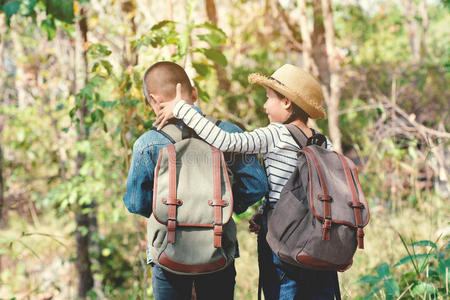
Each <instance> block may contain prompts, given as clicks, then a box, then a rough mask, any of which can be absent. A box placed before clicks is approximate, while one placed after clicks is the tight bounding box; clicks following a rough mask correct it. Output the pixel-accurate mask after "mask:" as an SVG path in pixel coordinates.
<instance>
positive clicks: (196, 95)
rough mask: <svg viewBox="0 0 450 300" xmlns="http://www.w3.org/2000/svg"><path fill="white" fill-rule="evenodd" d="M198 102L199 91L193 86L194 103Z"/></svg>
mask: <svg viewBox="0 0 450 300" xmlns="http://www.w3.org/2000/svg"><path fill="white" fill-rule="evenodd" d="M197 100H198V90H197V88H196V87H195V86H192V103H194V102H196V101H197Z"/></svg>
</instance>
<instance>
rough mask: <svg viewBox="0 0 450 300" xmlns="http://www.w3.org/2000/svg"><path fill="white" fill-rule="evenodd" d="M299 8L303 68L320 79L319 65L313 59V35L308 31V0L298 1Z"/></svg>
mask: <svg viewBox="0 0 450 300" xmlns="http://www.w3.org/2000/svg"><path fill="white" fill-rule="evenodd" d="M298 8H299V11H300V16H299V19H300V30H301V33H302V41H303V52H302V58H303V67H304V68H305V70H306V71H307V72H308V73H311V74H313V75H314V76H316V77H318V75H319V70H318V69H317V65H316V63H315V61H314V59H313V46H312V45H313V44H312V40H311V34H310V32H309V29H308V17H307V15H306V0H298Z"/></svg>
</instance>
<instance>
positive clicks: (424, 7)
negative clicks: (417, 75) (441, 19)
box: [419, 0, 429, 62]
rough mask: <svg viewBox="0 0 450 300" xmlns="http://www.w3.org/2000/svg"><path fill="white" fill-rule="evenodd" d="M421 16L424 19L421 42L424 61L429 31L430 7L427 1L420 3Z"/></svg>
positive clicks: (422, 0)
mask: <svg viewBox="0 0 450 300" xmlns="http://www.w3.org/2000/svg"><path fill="white" fill-rule="evenodd" d="M419 17H420V18H421V20H422V22H421V23H422V31H421V33H422V36H421V43H420V61H421V62H422V61H423V60H424V59H425V55H426V53H427V43H426V42H427V39H426V36H427V31H428V24H429V23H428V8H427V1H426V0H421V1H420V4H419Z"/></svg>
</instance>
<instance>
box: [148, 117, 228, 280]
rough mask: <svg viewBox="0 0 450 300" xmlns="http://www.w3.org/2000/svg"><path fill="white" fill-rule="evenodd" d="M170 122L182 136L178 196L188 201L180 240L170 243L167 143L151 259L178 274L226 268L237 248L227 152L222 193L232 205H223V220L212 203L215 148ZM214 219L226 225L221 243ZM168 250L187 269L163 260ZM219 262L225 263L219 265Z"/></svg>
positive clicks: (180, 209)
mask: <svg viewBox="0 0 450 300" xmlns="http://www.w3.org/2000/svg"><path fill="white" fill-rule="evenodd" d="M172 126H173V127H172ZM167 127H169V128H168V129H166V133H167V134H169V135H170V136H171V137H172V138H173V139H174V140H175V141H176V143H175V144H174V145H173V146H174V148H175V153H176V161H175V164H176V198H177V199H180V200H181V201H182V204H181V205H179V206H177V209H176V223H177V226H176V230H175V242H174V243H168V238H167V226H166V224H167V221H168V216H169V213H168V210H169V208H168V205H166V204H164V203H163V200H164V199H166V198H168V196H169V185H170V184H169V180H170V174H169V173H170V172H169V162H170V157H169V155H168V150H167V147H166V148H163V149H161V152H160V154H159V158H158V164H157V167H156V170H155V185H154V199H153V214H152V215H151V216H150V219H149V222H148V225H147V232H148V242H149V254H150V258H151V259H152V261H154V262H155V263H157V264H158V265H160V266H161V267H162V268H164V269H166V270H169V271H171V272H173V273H176V274H185V275H198V274H205V273H211V272H216V271H219V270H222V269H224V268H226V267H227V266H228V265H229V264H230V263H231V262H232V261H233V259H234V256H235V250H236V226H235V223H234V221H233V219H232V213H233V197H232V191H231V185H230V178H229V175H228V172H227V169H226V164H225V161H224V159H223V154H222V153H220V155H221V156H220V157H221V159H220V191H221V197H220V198H221V200H224V201H226V202H227V205H226V206H224V207H222V208H221V215H222V217H221V220H220V222H217V219H215V213H214V210H215V208H214V207H213V206H211V205H210V204H209V203H208V201H209V200H212V199H213V196H214V184H213V183H214V181H213V176H214V174H213V171H214V170H213V149H212V147H211V146H210V145H208V144H206V143H205V142H203V141H202V140H200V139H196V138H187V139H183V140H181V134H179V133H178V132H179V131H180V130H179V129H177V128H176V126H174V125H168V126H167ZM214 224H219V225H220V224H223V228H222V229H223V234H222V236H221V246H220V247H215V245H214V235H215V233H214V228H213V226H214ZM163 253H164V254H163ZM162 255H165V256H167V258H168V259H170V261H171V262H175V263H177V264H179V265H182V266H183V269H177V268H175V269H174V268H173V265H170V264H164V262H163V263H162V262H161V257H162ZM218 261H223V263H221V264H218V263H217V262H218ZM206 265H212V267H209V268H207V271H204V270H203V271H201V270H202V268H199V266H206ZM211 268H212V269H211ZM199 270H200V271H199Z"/></svg>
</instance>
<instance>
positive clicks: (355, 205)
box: [347, 201, 366, 209]
mask: <svg viewBox="0 0 450 300" xmlns="http://www.w3.org/2000/svg"><path fill="white" fill-rule="evenodd" d="M347 205H348V206H350V207H351V208H360V209H364V208H366V207H365V206H364V204H362V203H361V202H357V203H353V202H352V201H348V202H347Z"/></svg>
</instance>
